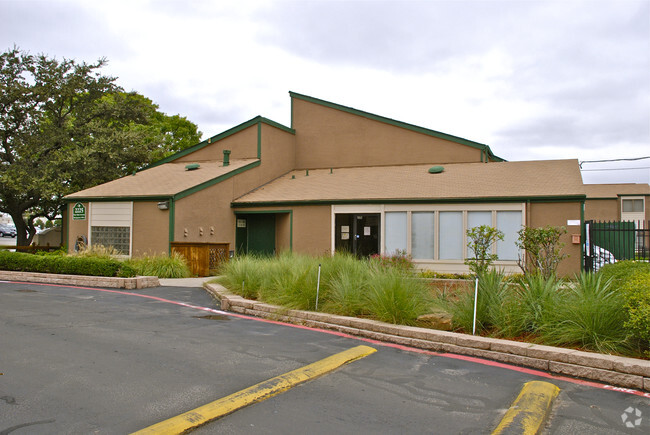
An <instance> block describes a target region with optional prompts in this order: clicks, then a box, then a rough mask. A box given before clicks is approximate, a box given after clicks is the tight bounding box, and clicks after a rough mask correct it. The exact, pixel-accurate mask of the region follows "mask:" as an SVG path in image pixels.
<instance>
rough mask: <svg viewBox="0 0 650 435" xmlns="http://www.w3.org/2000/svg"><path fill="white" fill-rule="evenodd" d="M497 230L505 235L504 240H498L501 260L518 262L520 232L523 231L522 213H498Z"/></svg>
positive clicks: (498, 251) (498, 253) (498, 254)
mask: <svg viewBox="0 0 650 435" xmlns="http://www.w3.org/2000/svg"><path fill="white" fill-rule="evenodd" d="M496 228H497V230H499V231H501V232H502V233H503V240H497V256H498V257H499V260H517V259H518V258H519V248H517V244H516V242H517V239H518V238H519V235H518V234H517V233H518V231H519V230H520V229H521V212H520V211H497V226H496Z"/></svg>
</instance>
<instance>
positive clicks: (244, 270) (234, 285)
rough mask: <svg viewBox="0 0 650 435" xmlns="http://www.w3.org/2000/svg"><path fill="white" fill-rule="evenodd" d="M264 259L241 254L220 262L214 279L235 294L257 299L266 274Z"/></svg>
mask: <svg viewBox="0 0 650 435" xmlns="http://www.w3.org/2000/svg"><path fill="white" fill-rule="evenodd" d="M265 263H266V261H265V259H262V258H259V257H255V256H252V255H242V256H238V257H235V258H233V259H231V260H230V261H228V262H226V263H224V264H222V266H221V271H220V273H221V275H220V276H219V277H218V278H217V279H216V281H217V282H218V283H219V284H221V285H223V286H224V287H226V288H228V289H229V290H230V291H232V292H233V293H235V294H238V295H240V296H241V297H244V298H247V299H257V298H258V292H259V291H260V288H261V287H262V283H263V281H264V277H266V276H268V272H267V270H266V269H267V268H266V267H265V266H266V265H265Z"/></svg>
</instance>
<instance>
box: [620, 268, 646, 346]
mask: <svg viewBox="0 0 650 435" xmlns="http://www.w3.org/2000/svg"><path fill="white" fill-rule="evenodd" d="M620 290H621V292H622V297H623V298H624V299H625V303H624V307H625V311H626V313H627V319H626V321H625V324H624V326H625V328H626V330H627V331H628V332H629V333H630V334H631V336H632V339H633V340H635V341H636V342H637V343H638V346H639V350H640V351H642V352H645V354H646V356H648V357H650V273H646V272H640V271H637V272H636V273H634V274H633V275H632V276H630V277H629V278H628V279H627V280H626V281H625V282H624V283H623V285H622V286H621V289H620Z"/></svg>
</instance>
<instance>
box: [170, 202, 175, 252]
mask: <svg viewBox="0 0 650 435" xmlns="http://www.w3.org/2000/svg"><path fill="white" fill-rule="evenodd" d="M175 208H176V201H175V200H174V197H173V196H172V197H171V198H169V255H171V254H172V242H173V241H174V221H175V219H176V218H175Z"/></svg>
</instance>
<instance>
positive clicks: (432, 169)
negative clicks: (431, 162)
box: [429, 166, 445, 174]
mask: <svg viewBox="0 0 650 435" xmlns="http://www.w3.org/2000/svg"><path fill="white" fill-rule="evenodd" d="M444 170H445V168H444V167H443V166H431V167H430V168H429V174H439V173H441V172H442V171H444Z"/></svg>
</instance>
